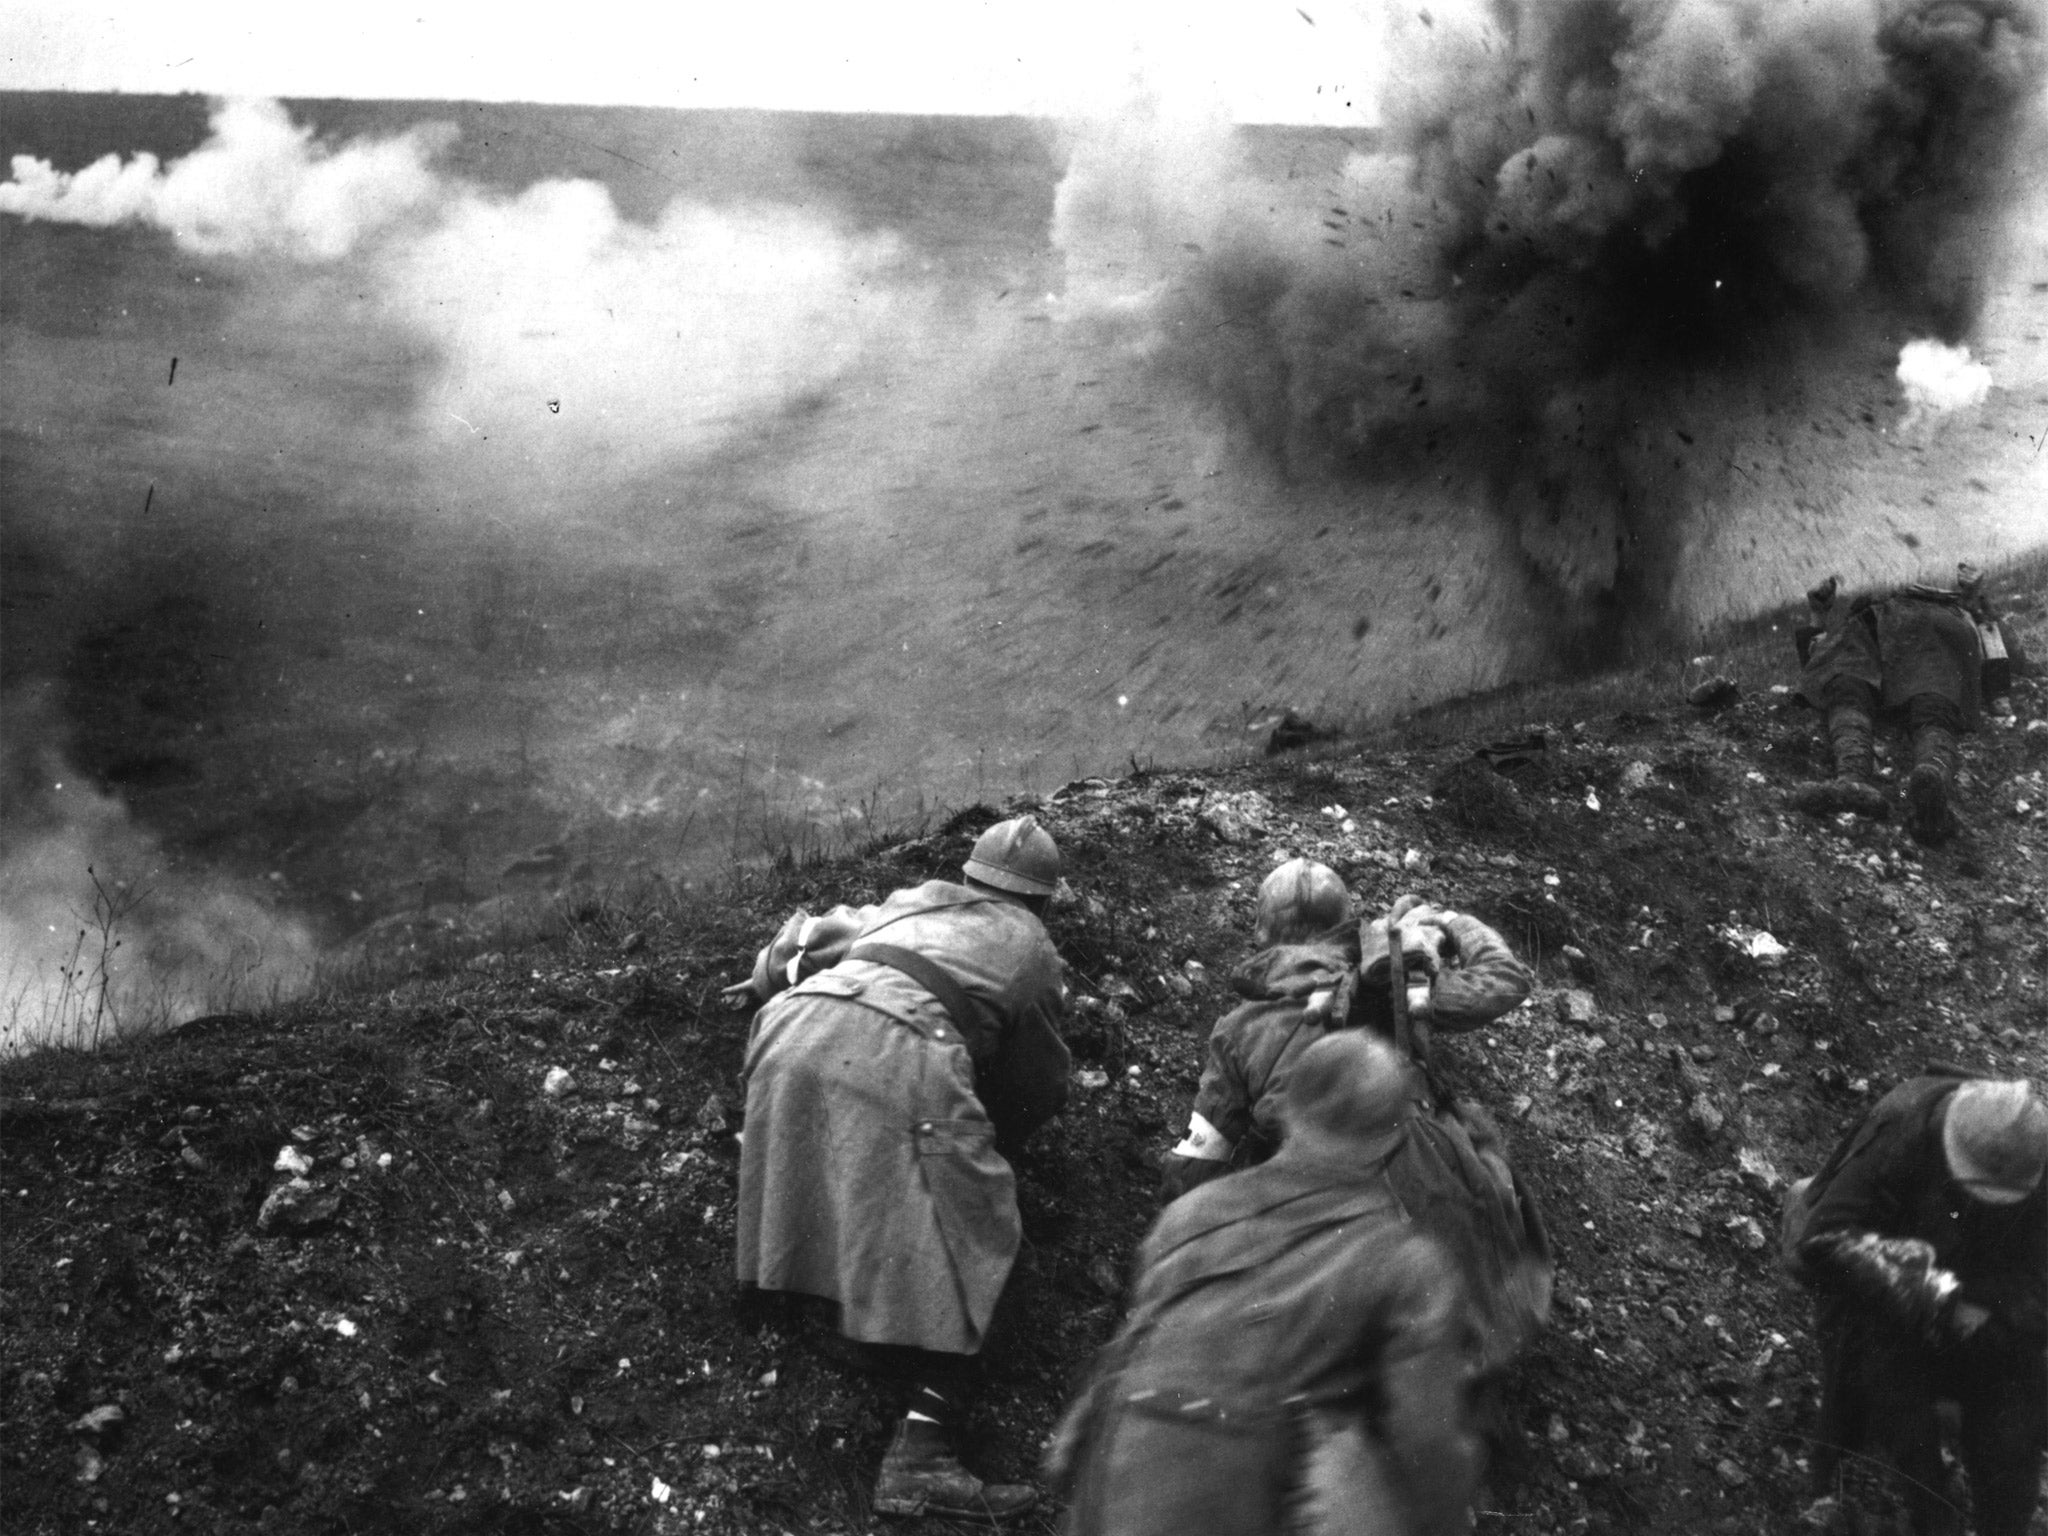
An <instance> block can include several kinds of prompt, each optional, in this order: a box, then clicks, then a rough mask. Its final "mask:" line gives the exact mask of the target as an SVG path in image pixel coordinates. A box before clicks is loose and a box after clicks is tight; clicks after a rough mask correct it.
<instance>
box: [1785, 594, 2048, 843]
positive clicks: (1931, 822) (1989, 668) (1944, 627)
mask: <svg viewBox="0 0 2048 1536" xmlns="http://www.w3.org/2000/svg"><path fill="white" fill-rule="evenodd" d="M1840 585H1841V582H1840V578H1838V577H1834V576H1830V577H1829V578H1828V579H1827V580H1826V581H1824V582H1822V583H1821V584H1820V585H1819V586H1817V587H1815V588H1814V589H1813V590H1812V591H1810V592H1808V593H1807V594H1806V601H1807V607H1808V611H1809V622H1808V623H1807V624H1805V625H1803V626H1801V627H1800V628H1799V629H1798V630H1797V631H1796V632H1795V633H1794V636H1793V639H1794V643H1795V644H1796V645H1797V646H1798V649H1799V660H1800V669H1801V671H1800V684H1799V696H1800V697H1801V698H1802V699H1804V700H1805V701H1806V702H1807V703H1808V704H1810V705H1812V706H1813V707H1814V708H1815V709H1818V710H1820V711H1822V712H1823V714H1825V716H1826V717H1827V730H1828V741H1829V744H1830V745H1831V746H1832V748H1833V750H1834V769H1835V773H1834V777H1833V778H1832V779H1829V780H1827V781H1826V782H1824V783H1819V784H1808V785H1804V786H1802V787H1801V788H1800V789H1798V790H1796V791H1795V792H1794V793H1793V795H1792V798H1791V804H1792V806H1793V807H1794V809H1797V810H1802V811H1806V812H1808V813H1809V814H1812V815H1816V816H1829V815H1833V814H1835V813H1836V812H1839V811H1853V812H1854V813H1855V814H1856V815H1858V816H1867V817H1871V818H1873V819H1876V820H1883V819H1884V818H1886V817H1887V816H1889V815H1890V814H1891V808H1890V806H1889V804H1888V803H1887V802H1886V800H1885V797H1884V795H1883V793H1882V792H1881V791H1880V790H1879V789H1878V787H1877V784H1876V770H1875V766H1874V747H1873V743H1872V732H1873V730H1874V728H1875V725H1876V722H1877V721H1878V720H1879V719H1880V718H1894V719H1898V720H1900V721H1901V722H1903V723H1904V725H1905V727H1906V729H1907V732H1908V734H1909V736H1910V738H1911V743H1912V754H1913V767H1912V772H1911V775H1910V776H1909V777H1908V778H1907V780H1906V816H1907V821H1906V824H1907V828H1908V830H1909V831H1911V832H1912V834H1913V836H1914V837H1916V838H1918V839H1919V840H1920V841H1921V842H1925V843H1936V842H1941V841H1943V840H1945V839H1946V838H1948V837H1950V836H1951V835H1953V833H1954V832H1955V828H1956V823H1955V817H1954V814H1953V813H1952V812H1951V811H1950V809H1949V798H1950V792H1951V790H1952V789H1953V788H1954V786H1955V776H1956V736H1957V734H1958V733H1960V732H1965V731H1974V730H1975V729H1976V728H1977V721H1978V717H1979V716H1980V714H1981V713H1982V711H1983V702H1984V700H1985V698H1986V697H1995V696H1998V695H2000V694H2003V693H2005V692H2008V691H2009V690H2010V687H2011V676H2012V673H2013V672H2014V671H2015V670H2022V669H2024V666H2025V658H2024V656H2023V655H2022V654H2021V653H2020V650H2019V639H2018V636H2017V635H2015V634H2014V633H2013V631H2012V629H2011V627H2010V626H2009V625H2006V624H2004V623H2003V622H2002V621H2000V620H1999V619H1998V618H1997V617H1996V615H1995V614H1994V613H1993V612H1992V610H1991V606H1990V603H1989V601H1988V600H1987V598H1986V597H1985V593H1984V578H1983V576H1982V574H1981V573H1980V572H1978V570H1977V569H1976V567H1974V566H1971V565H1958V566H1957V567H1956V586H1955V589H1954V590H1953V591H1950V590H1948V589H1945V588H1941V587H1927V586H1918V585H1915V586H1910V587H1904V588H1901V589H1900V590H1899V591H1896V592H1893V593H1891V594H1889V595H1877V596H1872V595H1869V594H1866V595H1864V596H1862V597H1859V598H1857V599H1855V600H1854V601H1853V602H1848V603H1840V602H1838V601H1837V600H1836V599H1837V594H1838V592H1839V589H1840Z"/></svg>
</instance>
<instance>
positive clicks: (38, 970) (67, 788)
mask: <svg viewBox="0 0 2048 1536" xmlns="http://www.w3.org/2000/svg"><path fill="white" fill-rule="evenodd" d="M39 708H40V706H38V705H36V704H34V703H30V704H28V705H27V707H26V708H25V709H23V710H20V711H15V710H10V720H9V746H8V757H9V759H10V760H9V761H8V762H7V763H6V764H5V772H6V778H7V782H8V785H9V794H8V801H9V805H8V824H7V825H6V826H5V828H4V829H0V890H4V891H5V893H6V896H5V899H4V901H0V1051H8V1050H18V1049H21V1048H23V1047H25V1046H29V1045H36V1044H63V1045H93V1044H98V1043H101V1042H103V1041H106V1040H111V1039H113V1038H115V1037H117V1036H119V1035H121V1034H123V1033H125V1032H128V1031H132V1030H136V1029H146V1028H152V1027H156V1026H160V1025H163V1024H167V1023H177V1022H179V1021H182V1020H184V1019H189V1018H193V1017H196V1016H198V1015H201V1014H205V1013H213V1012H221V1011H225V1010H228V1009H232V1008H237V1007H247V1006H251V1005H255V1004H261V1003H268V1002H271V1001H274V1000H276V999H279V998H285V997H291V996H293V995H296V994H297V993H300V992H302V991H304V990H305V988H306V987H307V985H308V984H309V983H310V982H311V980H312V978H313V966H314V959H315V956H316V954H317V952H318V948H317V945H316V944H315V942H314V940H313V936H312V934H311V932H310V930H308V929H307V928H306V926H305V925H304V924H302V923H300V922H299V921H297V920H296V919H295V918H293V917H291V916H290V915H289V914H287V913H284V912H280V911H278V910H277V909H276V908H274V907H273V906H271V905H269V904H268V903H267V902H265V901H262V900H259V899H258V898H256V897H255V896H253V895H251V894H249V893H248V892H247V891H245V890H243V889H240V888H238V887H237V886H236V885H235V884H234V883H233V882H232V881H230V880H227V879H225V878H223V877H219V876H216V875H211V874H193V873H189V872H186V871H183V870H180V869H178V868H176V867H174V866H173V864H172V861H171V860H169V859H168V858H167V857H166V856H165V853H164V850H163V848H162V846H161V845H160V844H159V842H158V841H157V839H156V838H155V837H153V836H152V835H151V834H150V833H148V832H147V831H145V830H144V829H143V828H141V827H138V826H137V825H136V824H135V823H134V822H133V821H132V820H131V819H130V817H129V814H128V811H127V808H126V807H125V806H123V805H122V803H121V802H120V801H119V800H117V799H115V798H113V797H112V796H109V795H105V794H102V793H100V792H99V791H98V790H97V789H95V788H93V787H92V786H91V785H90V784H89V783H87V782H86V781H84V780H83V779H80V778H78V777H77V776H76V775H75V774H73V773H72V772H70V770H69V769H68V768H67V766H66V765H65V764H64V763H63V761H62V760H61V759H60V758H59V757H58V756H57V755H56V754H55V753H54V752H53V751H50V750H48V749H47V748H37V747H35V746H33V745H32V744H31V742H32V739H33V737H34V736H42V737H45V738H47V737H48V736H49V735H50V734H51V733H50V732H49V731H47V730H43V731H35V732H31V730H30V729H29V726H30V722H29V720H28V718H27V717H29V716H33V715H34V714H36V713H37V712H38V711H39Z"/></svg>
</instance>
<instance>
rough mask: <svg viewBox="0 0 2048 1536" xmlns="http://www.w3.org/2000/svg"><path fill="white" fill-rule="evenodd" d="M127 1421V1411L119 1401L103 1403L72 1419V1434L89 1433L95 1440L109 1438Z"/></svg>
mask: <svg viewBox="0 0 2048 1536" xmlns="http://www.w3.org/2000/svg"><path fill="white" fill-rule="evenodd" d="M127 1422H128V1411H127V1410H126V1409H125V1408H123V1407H122V1406H121V1405H120V1404H119V1403H103V1404H102V1405H101V1406H99V1407H97V1408H95V1409H93V1410H92V1412H90V1413H87V1414H83V1415H81V1416H80V1417H78V1418H76V1419H74V1420H72V1422H71V1432H72V1433H73V1434H74V1435H90V1436H92V1437H93V1439H95V1440H111V1439H113V1438H114V1436H115V1435H117V1434H118V1433H119V1432H120V1429H121V1426H122V1425H124V1424H126V1423H127Z"/></svg>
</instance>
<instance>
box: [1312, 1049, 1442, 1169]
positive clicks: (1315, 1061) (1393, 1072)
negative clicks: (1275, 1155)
mask: <svg viewBox="0 0 2048 1536" xmlns="http://www.w3.org/2000/svg"><path fill="white" fill-rule="evenodd" d="M1416 1091H1417V1083H1416V1075H1415V1071H1414V1069H1413V1068H1412V1067H1410V1066H1409V1065H1408V1063H1407V1062H1405V1061H1404V1060H1402V1058H1401V1054H1400V1052H1398V1051H1396V1050H1395V1049H1394V1048H1393V1047H1392V1046H1391V1045H1388V1044H1387V1043H1386V1041H1384V1040H1382V1039H1380V1038H1379V1036H1377V1035H1375V1034H1372V1033H1370V1032H1369V1031H1366V1030H1362V1029H1346V1030H1340V1031H1339V1032H1338V1033H1336V1034H1333V1035H1325V1036H1323V1038H1322V1039H1320V1040H1318V1041H1316V1042H1315V1043H1314V1044H1313V1045H1311V1046H1310V1047H1309V1048H1308V1049H1307V1050H1305V1051H1303V1052H1302V1053H1301V1054H1300V1055H1299V1056H1297V1057H1295V1059H1294V1065H1293V1066H1292V1067H1290V1068H1289V1069H1288V1072H1287V1086H1286V1088H1285V1089H1284V1090H1283V1092H1282V1095H1281V1101H1280V1121H1281V1124H1282V1125H1283V1126H1285V1127H1286V1131H1287V1134H1286V1138H1285V1139H1284V1140H1283V1141H1282V1143H1281V1146H1280V1152H1279V1155H1280V1156H1281V1157H1286V1156H1287V1155H1288V1154H1289V1153H1290V1152H1291V1153H1293V1154H1294V1155H1295V1156H1296V1157H1300V1156H1304V1155H1306V1156H1313V1155H1315V1154H1316V1153H1317V1152H1318V1151H1320V1152H1322V1153H1324V1154H1326V1155H1327V1154H1328V1153H1329V1152H1331V1151H1333V1150H1336V1151H1345V1152H1349V1151H1355V1150H1356V1148H1357V1147H1358V1145H1359V1144H1360V1143H1363V1142H1366V1141H1370V1140H1371V1139H1372V1138H1373V1137H1375V1136H1377V1135H1379V1134H1380V1133H1381V1132H1383V1131H1386V1130H1389V1129H1391V1128H1392V1127H1393V1126H1394V1125H1396V1124H1397V1123H1399V1122H1400V1121H1401V1120H1402V1119H1404V1118H1406V1116H1407V1114H1408V1110H1409V1105H1410V1103H1411V1102H1412V1101H1413V1100H1414V1098H1415V1096H1416ZM1361 1166H1362V1165H1361Z"/></svg>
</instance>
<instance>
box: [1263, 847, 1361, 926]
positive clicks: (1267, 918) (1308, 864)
mask: <svg viewBox="0 0 2048 1536" xmlns="http://www.w3.org/2000/svg"><path fill="white" fill-rule="evenodd" d="M1350 915H1351V893H1350V892H1349V891H1347V890H1345V889H1344V882H1343V880H1341V879H1340V878H1339V877H1338V875H1337V871H1335V870H1334V869H1332V868H1330V866H1329V865H1327V864H1318V863H1317V862H1316V861H1315V860H1314V859H1289V860H1288V861H1287V862H1286V863H1285V864H1282V865H1281V866H1280V867H1279V868H1278V869H1276V870H1274V871H1273V873H1271V874H1270V875H1268V876H1266V878H1265V879H1264V880H1262V881H1261V882H1260V883H1259V916H1258V921H1257V924H1256V925H1255V926H1254V927H1253V929H1252V936H1253V938H1254V939H1255V940H1256V942H1257V943H1258V944H1259V945H1260V946H1261V947H1262V948H1263V947H1264V946H1265V945H1268V944H1293V943H1298V942H1300V941H1301V940H1302V939H1305V938H1308V937H1309V936H1310V935H1312V934H1318V933H1322V932H1323V931H1324V930H1326V929H1329V928H1334V927H1336V926H1337V924H1339V923H1341V922H1343V921H1344V920H1345V919H1346V918H1347V917H1349V916H1350Z"/></svg>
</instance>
